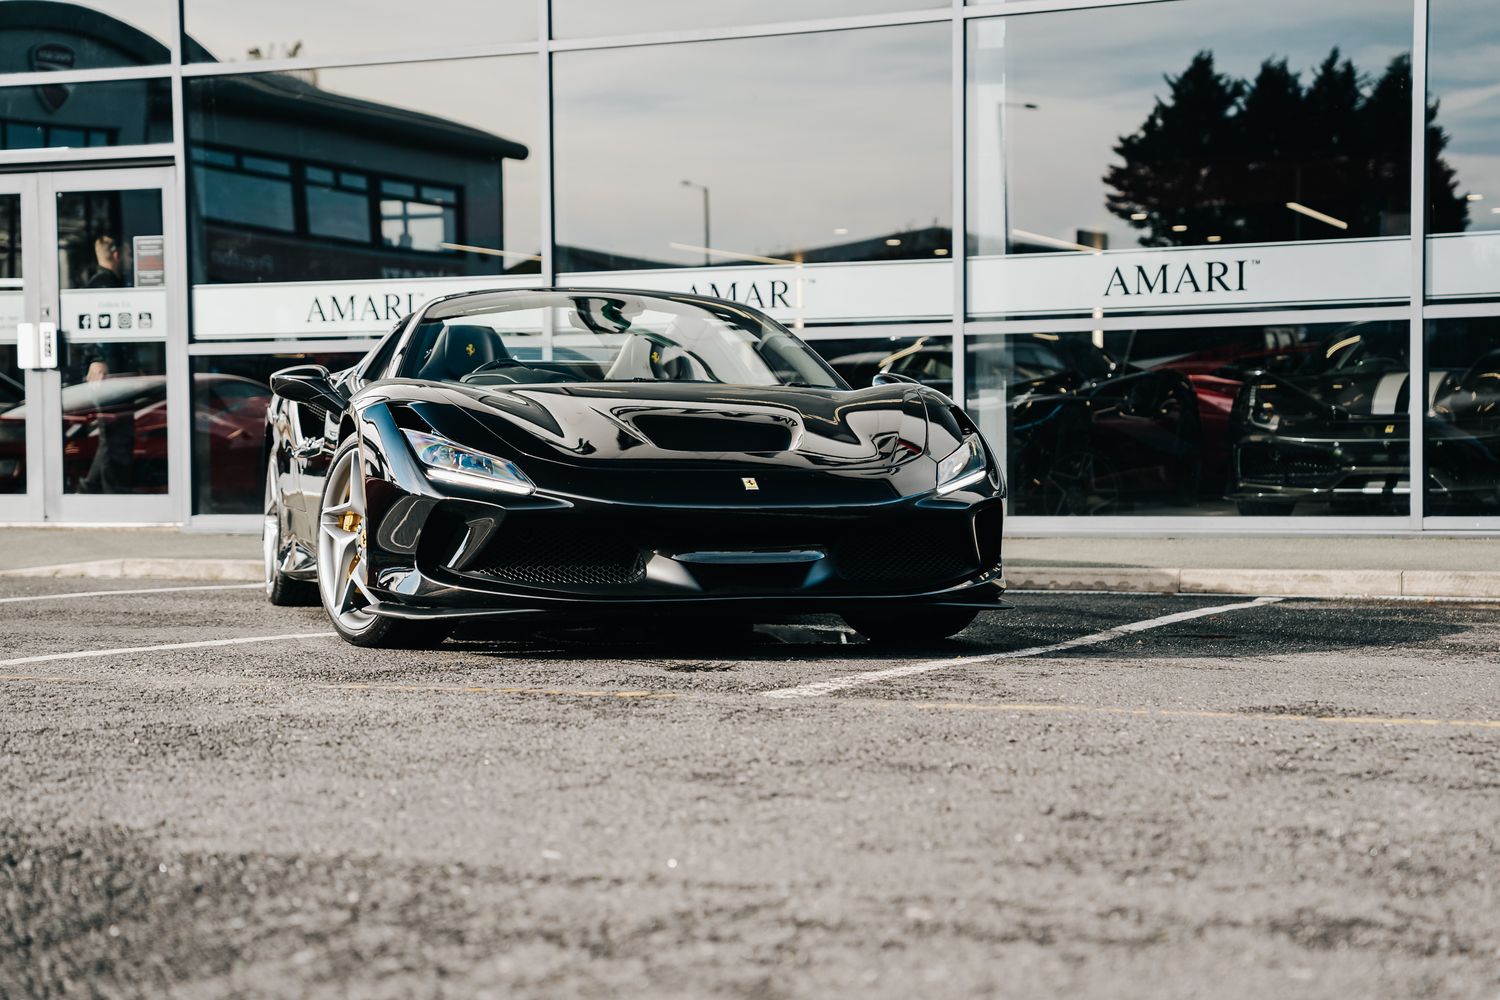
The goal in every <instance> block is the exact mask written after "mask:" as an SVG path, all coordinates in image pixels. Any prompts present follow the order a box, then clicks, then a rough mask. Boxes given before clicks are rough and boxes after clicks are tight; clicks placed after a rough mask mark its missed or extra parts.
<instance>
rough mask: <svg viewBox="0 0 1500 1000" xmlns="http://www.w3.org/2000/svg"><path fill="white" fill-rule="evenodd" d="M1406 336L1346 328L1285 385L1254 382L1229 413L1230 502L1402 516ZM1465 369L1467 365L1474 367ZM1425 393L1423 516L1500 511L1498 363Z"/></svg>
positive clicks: (1496, 359)
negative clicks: (1452, 510)
mask: <svg viewBox="0 0 1500 1000" xmlns="http://www.w3.org/2000/svg"><path fill="white" fill-rule="evenodd" d="M1407 348H1408V333H1407V331H1406V329H1405V327H1404V326H1403V325H1396V324H1392V325H1389V326H1355V327H1346V328H1341V329H1340V331H1339V332H1338V333H1336V334H1335V335H1333V336H1331V337H1329V338H1328V339H1327V340H1326V341H1325V342H1324V343H1323V344H1322V345H1321V348H1320V349H1319V350H1316V351H1313V352H1310V353H1309V354H1307V355H1306V357H1305V359H1304V361H1303V363H1302V364H1301V365H1300V366H1299V367H1298V368H1297V370H1296V371H1294V372H1292V373H1290V374H1281V373H1276V372H1270V371H1262V372H1251V373H1249V374H1247V375H1246V376H1245V385H1244V388H1243V389H1242V390H1241V391H1240V393H1239V396H1238V398H1237V399H1236V402H1235V407H1234V412H1233V416H1232V419H1231V434H1232V435H1233V438H1234V452H1233V466H1232V480H1231V485H1230V497H1231V498H1232V499H1234V500H1235V501H1236V502H1237V503H1238V505H1239V508H1240V512H1241V513H1244V514H1289V513H1291V512H1292V510H1293V508H1294V506H1295V505H1296V504H1298V503H1299V502H1319V503H1325V502H1326V503H1328V504H1330V505H1332V506H1333V507H1335V508H1343V509H1348V510H1352V511H1355V512H1360V513H1365V512H1386V513H1406V511H1407V509H1408V503H1409V496H1410V493H1411V482H1410V480H1411V475H1410V462H1411V445H1410V435H1409V432H1408V428H1409V426H1410V420H1409V417H1408V414H1409V412H1410V391H1411V386H1410V377H1409V364H1408V356H1409V355H1408V349H1407ZM1469 356H1470V357H1472V355H1469ZM1444 360H1445V359H1442V358H1431V359H1429V361H1430V362H1431V364H1430V375H1429V377H1428V380H1427V385H1426V386H1425V389H1426V392H1427V398H1428V401H1429V407H1428V411H1429V415H1428V417H1427V420H1426V422H1425V423H1426V435H1427V441H1428V444H1427V487H1428V501H1427V503H1428V509H1429V510H1432V511H1434V512H1439V513H1440V512H1442V510H1443V509H1444V508H1445V507H1447V506H1451V505H1455V504H1459V505H1463V506H1464V507H1466V508H1472V507H1475V506H1479V507H1486V508H1496V507H1500V495H1497V487H1496V484H1497V483H1500V459H1497V455H1500V450H1497V445H1500V419H1497V416H1496V410H1497V409H1500V372H1497V369H1500V355H1497V354H1491V355H1489V356H1487V357H1482V358H1481V359H1480V361H1479V362H1477V363H1472V364H1462V365H1455V366H1453V367H1445V366H1444V364H1443V362H1444Z"/></svg>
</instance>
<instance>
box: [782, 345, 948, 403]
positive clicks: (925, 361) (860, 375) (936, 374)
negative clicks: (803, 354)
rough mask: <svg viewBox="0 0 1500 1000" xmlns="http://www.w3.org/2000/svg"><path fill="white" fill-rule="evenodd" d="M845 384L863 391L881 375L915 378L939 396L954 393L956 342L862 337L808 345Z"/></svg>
mask: <svg viewBox="0 0 1500 1000" xmlns="http://www.w3.org/2000/svg"><path fill="white" fill-rule="evenodd" d="M808 346H809V347H811V348H812V349H813V350H815V351H817V352H818V353H819V354H820V355H822V357H823V360H825V361H827V362H828V364H829V365H830V366H831V367H832V368H833V370H834V371H836V372H838V373H839V374H840V375H841V376H843V379H844V381H845V382H848V383H849V384H850V385H851V386H853V387H854V388H856V389H863V388H864V387H865V386H867V385H869V384H870V380H871V379H873V378H874V377H875V376H876V375H878V374H880V373H881V372H894V373H895V374H897V375H905V376H907V377H908V378H914V379H916V380H917V381H918V382H921V383H922V384H924V385H930V386H932V387H933V388H934V389H937V390H938V391H940V392H944V393H947V394H949V395H952V393H953V338H952V337H947V336H930V337H912V336H901V337H863V338H858V339H849V340H814V341H810V342H809V344H808Z"/></svg>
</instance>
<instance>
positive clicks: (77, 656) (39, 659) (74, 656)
mask: <svg viewBox="0 0 1500 1000" xmlns="http://www.w3.org/2000/svg"><path fill="white" fill-rule="evenodd" d="M333 634H334V633H332V632H292V633H290V634H286V635H247V636H244V637H242V638H239V639H204V640H203V641H202V642H169V643H165V644H164V645H160V646H125V647H122V648H120V649H81V650H78V651H77V652H74V653H48V654H47V655H45V656H18V657H16V658H15V659H13V660H0V667H19V666H20V665H22V664H23V663H50V662H52V661H53V660H87V659H92V658H94V657H97V656H125V655H128V654H130V653H155V652H159V651H161V650H167V649H202V648H204V647H207V646H242V645H245V644H247V643H252V642H281V641H283V640H286V639H326V638H328V637H329V636H331V635H333Z"/></svg>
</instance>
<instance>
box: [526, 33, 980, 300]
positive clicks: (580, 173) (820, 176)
mask: <svg viewBox="0 0 1500 1000" xmlns="http://www.w3.org/2000/svg"><path fill="white" fill-rule="evenodd" d="M555 58H556V62H555V69H554V77H553V79H554V86H555V94H554V104H555V108H556V112H555V121H556V127H555V134H554V143H555V148H556V159H555V173H556V205H557V213H556V214H557V221H556V226H557V242H558V259H559V263H558V267H559V270H574V271H591V270H605V269H619V268H654V267H683V266H702V265H703V264H704V263H705V262H708V263H712V264H733V265H743V264H745V263H746V261H752V262H756V261H758V262H761V263H766V262H771V263H774V262H776V261H801V262H807V263H816V262H821V261H855V260H879V259H894V258H913V257H924V258H929V259H930V258H932V257H934V255H935V254H937V252H938V251H941V254H946V253H947V252H948V247H949V241H950V235H951V234H950V226H949V210H950V206H951V195H950V174H951V155H950V154H951V149H950V128H949V117H950V115H949V108H950V97H951V94H950V91H951V80H950V68H949V67H950V65H951V29H950V27H949V26H948V25H945V24H917V25H905V26H900V27H892V28H873V29H867V30H859V31H839V32H829V33H818V34H812V35H795V36H777V37H770V38H754V39H738V40H729V41H714V42H699V43H693V44H683V45H654V46H647V47H642V48H628V49H609V50H598V51H584V52H564V53H560V54H559V55H557V56H556V57H555ZM941 254H938V255H941Z"/></svg>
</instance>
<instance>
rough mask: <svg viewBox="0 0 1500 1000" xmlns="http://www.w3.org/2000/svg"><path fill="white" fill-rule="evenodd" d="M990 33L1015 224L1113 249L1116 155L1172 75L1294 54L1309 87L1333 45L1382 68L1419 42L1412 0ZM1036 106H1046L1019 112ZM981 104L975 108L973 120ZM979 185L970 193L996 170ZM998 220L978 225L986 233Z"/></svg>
mask: <svg viewBox="0 0 1500 1000" xmlns="http://www.w3.org/2000/svg"><path fill="white" fill-rule="evenodd" d="M1437 2H1443V0H1437ZM1461 2H1470V3H1473V4H1475V5H1476V6H1477V5H1480V4H1490V5H1492V4H1493V3H1494V0H1461ZM981 28H982V26H981V25H978V24H975V23H973V22H971V24H970V44H971V55H970V67H971V68H970V74H971V77H973V78H977V79H980V80H991V81H997V82H998V81H999V80H1000V79H1001V78H1002V76H1003V78H1004V81H1005V84H1006V90H1005V98H1004V99H1005V100H1006V101H1007V102H1008V105H1007V108H1006V111H1005V121H1006V126H1007V129H1008V135H1009V141H1008V142H1007V143H1006V155H1007V156H1008V158H1009V163H1008V170H1009V174H1010V179H1011V187H1010V190H1009V192H1008V198H1007V204H1008V210H1009V212H1010V213H1011V218H1010V225H1011V227H1012V228H1019V229H1024V230H1028V231H1031V232H1035V233H1042V234H1045V235H1047V236H1052V237H1054V238H1059V239H1065V240H1070V241H1071V240H1073V239H1074V238H1075V236H1076V230H1078V229H1098V230H1103V231H1105V232H1106V233H1108V235H1109V245H1110V246H1111V247H1127V246H1135V245H1136V239H1137V235H1138V234H1137V233H1136V231H1135V230H1134V229H1132V228H1131V227H1130V225H1129V223H1127V222H1125V221H1124V220H1121V219H1118V218H1116V217H1115V216H1113V215H1111V214H1110V213H1109V212H1108V211H1107V210H1106V209H1105V201H1104V199H1105V194H1106V192H1107V190H1108V189H1107V188H1106V186H1105V184H1104V181H1103V176H1104V173H1105V171H1106V170H1107V169H1108V167H1109V166H1110V165H1111V164H1113V163H1115V162H1117V161H1118V158H1117V157H1116V156H1115V154H1114V151H1113V147H1114V145H1115V144H1116V143H1117V142H1118V140H1119V137H1120V136H1122V135H1127V134H1129V133H1131V132H1134V131H1135V130H1136V129H1138V128H1139V127H1140V125H1141V123H1142V122H1143V121H1144V120H1145V119H1146V116H1147V115H1148V114H1149V113H1150V112H1151V109H1152V108H1153V107H1154V105H1155V101H1156V99H1157V98H1158V97H1163V96H1165V95H1166V93H1167V84H1166V82H1165V80H1164V79H1163V77H1164V76H1167V75H1173V76H1175V75H1177V74H1178V73H1181V72H1182V71H1183V70H1184V69H1185V68H1186V67H1187V65H1188V63H1189V62H1190V61H1191V60H1192V58H1193V56H1194V54H1196V53H1197V52H1199V51H1200V50H1204V49H1208V50H1211V51H1212V52H1213V54H1214V59H1215V64H1216V66H1217V69H1218V71H1219V72H1221V73H1228V74H1230V75H1232V76H1235V77H1253V75H1254V74H1255V73H1256V71H1257V70H1258V69H1259V68H1260V64H1261V63H1262V62H1264V61H1265V60H1266V59H1267V58H1271V57H1275V58H1278V59H1279V58H1286V59H1287V60H1288V61H1289V63H1290V65H1291V67H1292V69H1293V70H1294V71H1296V70H1301V71H1302V81H1303V83H1304V85H1305V84H1306V83H1307V82H1308V81H1309V80H1310V79H1311V75H1312V74H1311V70H1312V69H1313V68H1315V67H1316V65H1317V64H1318V63H1319V62H1321V61H1322V60H1323V59H1324V58H1325V57H1326V56H1327V55H1328V52H1329V50H1330V49H1331V48H1333V47H1334V46H1338V47H1339V49H1340V50H1341V52H1342V53H1343V55H1344V56H1346V57H1348V58H1350V59H1352V60H1353V61H1354V64H1355V66H1356V67H1357V68H1358V69H1359V70H1360V71H1361V72H1362V73H1364V74H1366V75H1367V76H1371V77H1374V76H1378V75H1379V74H1380V73H1382V72H1383V71H1384V70H1385V68H1386V65H1387V64H1388V63H1389V62H1390V61H1391V59H1392V58H1393V57H1395V56H1396V55H1398V54H1399V53H1402V52H1406V51H1408V50H1409V49H1410V48H1411V37H1412V7H1411V2H1410V0H1317V2H1315V3H1310V2H1308V0H1257V2H1256V3H1253V4H1247V3H1243V2H1241V0H1176V2H1169V3H1154V4H1143V5H1140V6H1128V7H1116V8H1109V9H1095V10H1077V11H1064V12H1058V13H1049V14H1032V15H1022V16H1014V17H1011V18H1008V19H1007V24H1006V26H1005V32H1004V49H1003V51H1002V50H999V49H979V50H975V49H973V48H972V47H973V46H974V45H975V43H976V41H977V40H978V39H980V38H985V39H986V44H989V43H988V34H989V33H984V34H981ZM1024 102H1033V103H1035V104H1037V105H1039V107H1038V108H1036V109H1035V110H1029V109H1024V108H1021V107H1019V104H1020V103H1024ZM983 113H986V111H985V110H984V109H982V108H979V107H971V108H970V115H971V120H972V116H973V115H976V114H983ZM989 113H994V112H993V111H990V112H989ZM971 128H972V126H971ZM971 134H973V133H972V132H971ZM991 162H993V161H991ZM969 183H970V185H971V193H972V192H973V190H974V187H975V186H976V185H982V184H994V183H995V178H993V177H989V178H985V177H979V176H972V177H971V178H970V182H969ZM972 200H973V199H972V198H971V201H972ZM987 222H988V220H975V224H976V227H977V228H983V227H984V225H986V224H987Z"/></svg>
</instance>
